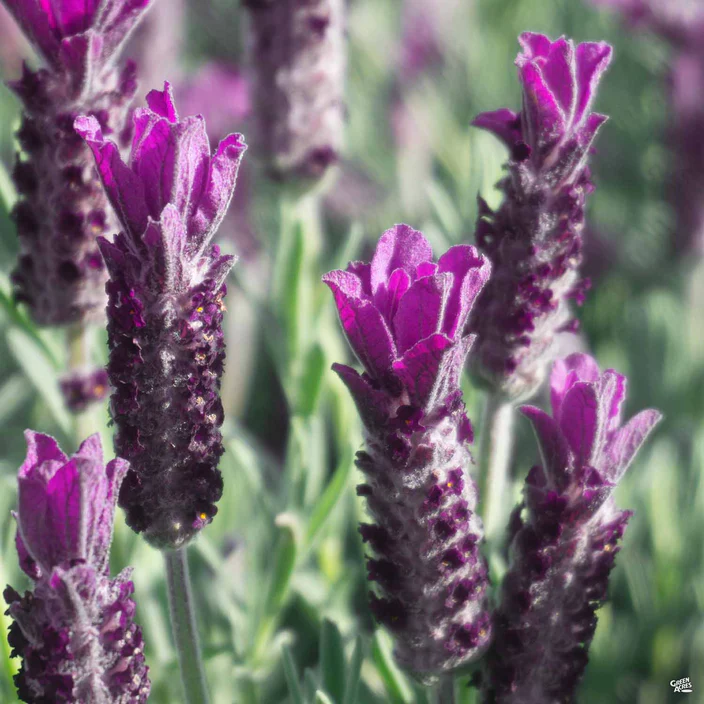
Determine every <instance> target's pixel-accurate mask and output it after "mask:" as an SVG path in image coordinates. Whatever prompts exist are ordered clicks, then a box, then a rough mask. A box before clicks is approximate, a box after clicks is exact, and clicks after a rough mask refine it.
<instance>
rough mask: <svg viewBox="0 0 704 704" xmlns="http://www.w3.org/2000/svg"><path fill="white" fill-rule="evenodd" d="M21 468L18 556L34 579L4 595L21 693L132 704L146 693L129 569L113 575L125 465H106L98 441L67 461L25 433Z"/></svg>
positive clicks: (35, 699)
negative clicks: (118, 503)
mask: <svg viewBox="0 0 704 704" xmlns="http://www.w3.org/2000/svg"><path fill="white" fill-rule="evenodd" d="M26 437H27V446H28V451H27V459H26V460H25V462H24V464H23V465H22V467H21V468H20V471H19V510H18V512H17V515H16V519H17V539H16V541H17V552H18V555H19V558H20V565H21V567H22V569H23V570H24V571H25V573H26V574H27V575H28V576H29V577H30V578H31V580H32V582H33V589H32V591H28V592H26V593H25V595H24V596H21V595H20V594H19V593H17V592H16V591H15V590H14V589H12V588H11V587H7V589H6V590H5V593H4V596H5V600H6V602H7V603H8V604H9V610H8V613H9V614H10V615H11V616H12V618H13V619H14V623H13V624H12V626H11V627H10V632H9V636H8V640H9V643H10V646H11V648H12V656H13V657H21V658H22V667H21V668H20V670H19V672H18V674H17V675H16V676H15V684H16V686H17V694H18V696H19V697H20V699H22V700H23V701H25V702H28V704H32V703H36V704H39V703H40V702H92V703H94V704H98V703H99V702H114V704H138V703H141V702H146V701H147V697H148V696H149V689H150V684H149V679H148V676H147V672H148V668H147V667H146V664H145V661H144V653H143V646H142V634H141V631H140V629H139V627H138V626H137V625H136V624H135V623H134V622H133V617H134V612H135V604H134V601H133V600H132V598H131V594H132V592H133V584H132V582H131V581H130V570H129V569H127V570H125V571H123V572H121V573H120V574H119V575H118V576H117V577H115V578H112V579H111V578H110V574H109V569H110V568H109V561H108V558H109V549H110V543H111V541H112V528H113V520H114V515H115V503H116V501H117V492H118V490H119V488H120V484H121V483H122V480H123V478H124V476H125V473H126V471H127V463H126V462H125V461H124V460H121V459H116V460H113V461H112V462H109V463H108V464H107V466H106V465H105V464H104V463H103V452H102V448H101V446H100V439H99V437H98V436H97V435H94V436H92V437H90V438H88V439H87V440H86V441H85V442H84V443H83V444H82V445H81V447H80V448H79V450H78V452H77V453H76V454H75V455H74V456H73V457H71V458H68V457H66V455H64V454H63V452H61V450H60V448H59V446H58V445H57V443H56V441H55V440H54V439H53V438H51V437H49V436H47V435H42V434H40V433H34V432H31V431H27V433H26Z"/></svg>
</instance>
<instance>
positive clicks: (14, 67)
mask: <svg viewBox="0 0 704 704" xmlns="http://www.w3.org/2000/svg"><path fill="white" fill-rule="evenodd" d="M29 53H30V49H29V46H28V45H27V41H26V39H25V38H24V37H23V36H22V32H21V30H20V28H19V27H18V26H17V23H16V22H15V21H14V20H13V19H12V16H11V15H10V13H9V11H8V10H6V9H5V7H4V6H3V5H2V4H0V74H2V76H5V77H7V76H13V75H14V74H16V73H17V72H18V71H19V70H20V69H21V68H22V61H23V59H24V58H25V57H26V56H27V55H28V54H29Z"/></svg>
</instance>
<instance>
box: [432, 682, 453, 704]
mask: <svg viewBox="0 0 704 704" xmlns="http://www.w3.org/2000/svg"><path fill="white" fill-rule="evenodd" d="M432 693H433V696H432V698H431V702H432V704H455V679H454V677H453V676H452V675H445V676H444V677H441V678H440V681H439V682H438V683H437V684H436V685H435V686H434V687H433V690H432Z"/></svg>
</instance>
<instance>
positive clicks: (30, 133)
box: [5, 0, 150, 325]
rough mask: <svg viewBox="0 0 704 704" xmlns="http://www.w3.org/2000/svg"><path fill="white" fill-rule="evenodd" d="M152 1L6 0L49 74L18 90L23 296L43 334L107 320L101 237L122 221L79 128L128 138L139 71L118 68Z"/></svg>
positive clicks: (26, 76)
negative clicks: (90, 120)
mask: <svg viewBox="0 0 704 704" xmlns="http://www.w3.org/2000/svg"><path fill="white" fill-rule="evenodd" d="M149 3H150V0H102V1H100V2H99V1H98V0H87V1H83V0H81V1H79V0H52V1H51V2H50V1H49V0H41V1H40V0H6V2H5V4H6V5H7V7H8V8H9V10H10V11H11V12H12V13H13V14H14V15H15V17H16V19H17V20H18V22H19V23H20V25H21V26H22V28H23V29H24V31H25V32H26V34H27V37H28V38H29V39H30V40H31V41H32V43H33V44H34V45H35V46H36V48H37V49H38V51H39V52H40V54H41V55H42V56H43V57H44V59H45V61H46V67H45V68H41V69H39V70H38V71H31V70H30V69H29V68H27V67H25V69H24V72H23V75H22V77H21V78H20V80H18V81H15V82H14V83H12V84H10V87H11V88H12V89H13V90H14V91H15V93H16V94H17V95H18V97H19V98H20V100H21V101H22V104H23V120H22V125H21V127H20V129H19V131H18V133H17V137H18V141H19V143H20V146H21V148H22V152H21V154H19V155H18V158H17V163H16V165H15V169H14V172H13V177H14V181H15V185H16V187H17V191H18V193H19V195H20V199H19V201H18V203H17V205H16V206H15V209H14V212H13V215H14V220H15V223H16V226H17V234H18V236H19V239H20V256H19V259H18V263H17V267H16V269H15V271H14V272H13V275H12V280H13V283H14V287H15V297H16V299H17V300H18V301H22V302H25V303H26V304H27V305H28V307H29V309H30V312H31V314H32V317H33V318H34V319H35V321H36V322H37V323H39V324H41V325H66V324H71V323H76V322H84V321H90V320H102V318H103V316H104V309H105V290H104V287H105V280H106V278H107V274H106V271H105V265H104V264H103V260H102V257H101V256H100V252H99V251H98V246H97V243H96V237H97V235H100V234H108V233H109V232H111V230H112V229H113V224H114V221H113V214H112V212H111V211H110V208H109V205H108V203H107V200H106V198H105V194H104V193H103V190H102V188H101V187H100V184H99V183H98V182H97V180H96V178H95V168H94V166H93V163H92V160H91V158H90V152H89V151H88V149H87V148H86V146H85V145H84V144H83V143H82V142H81V140H80V139H79V138H78V137H77V135H76V133H75V132H74V129H73V121H74V118H75V117H76V116H77V115H79V114H92V115H95V116H96V118H97V119H98V120H99V121H100V124H101V127H102V130H103V131H104V132H106V133H112V134H115V135H117V136H118V137H120V138H121V137H122V136H123V134H124V130H125V122H126V118H127V114H128V111H129V108H130V103H131V101H132V98H133V96H134V92H135V88H136V81H135V67H134V65H133V64H129V63H128V64H127V65H126V66H125V67H124V68H123V69H119V68H118V67H117V65H116V59H117V56H118V53H119V49H120V47H121V46H122V44H123V42H124V40H125V38H126V37H127V35H128V34H129V32H130V31H131V29H132V28H133V27H134V25H135V24H136V23H137V21H138V20H139V19H140V17H141V16H142V14H143V13H144V11H145V10H146V8H147V6H148V5H149Z"/></svg>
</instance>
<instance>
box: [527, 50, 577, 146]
mask: <svg viewBox="0 0 704 704" xmlns="http://www.w3.org/2000/svg"><path fill="white" fill-rule="evenodd" d="M521 75H522V78H523V111H524V117H525V125H524V135H525V137H526V139H525V141H526V142H527V143H528V144H530V145H531V146H532V147H536V148H538V149H540V150H541V151H546V150H547V149H548V148H550V147H551V146H552V145H553V144H555V142H557V141H558V140H559V139H560V137H562V136H563V135H564V134H565V130H566V127H567V125H566V122H565V115H564V113H563V112H562V109H561V108H560V106H559V105H558V103H557V101H556V100H555V96H554V95H553V94H552V91H551V90H550V89H549V88H548V86H547V85H546V84H545V79H544V78H543V75H542V73H541V72H540V69H539V68H538V67H537V66H535V65H534V64H532V63H528V64H526V65H525V66H523V67H522V68H521Z"/></svg>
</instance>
